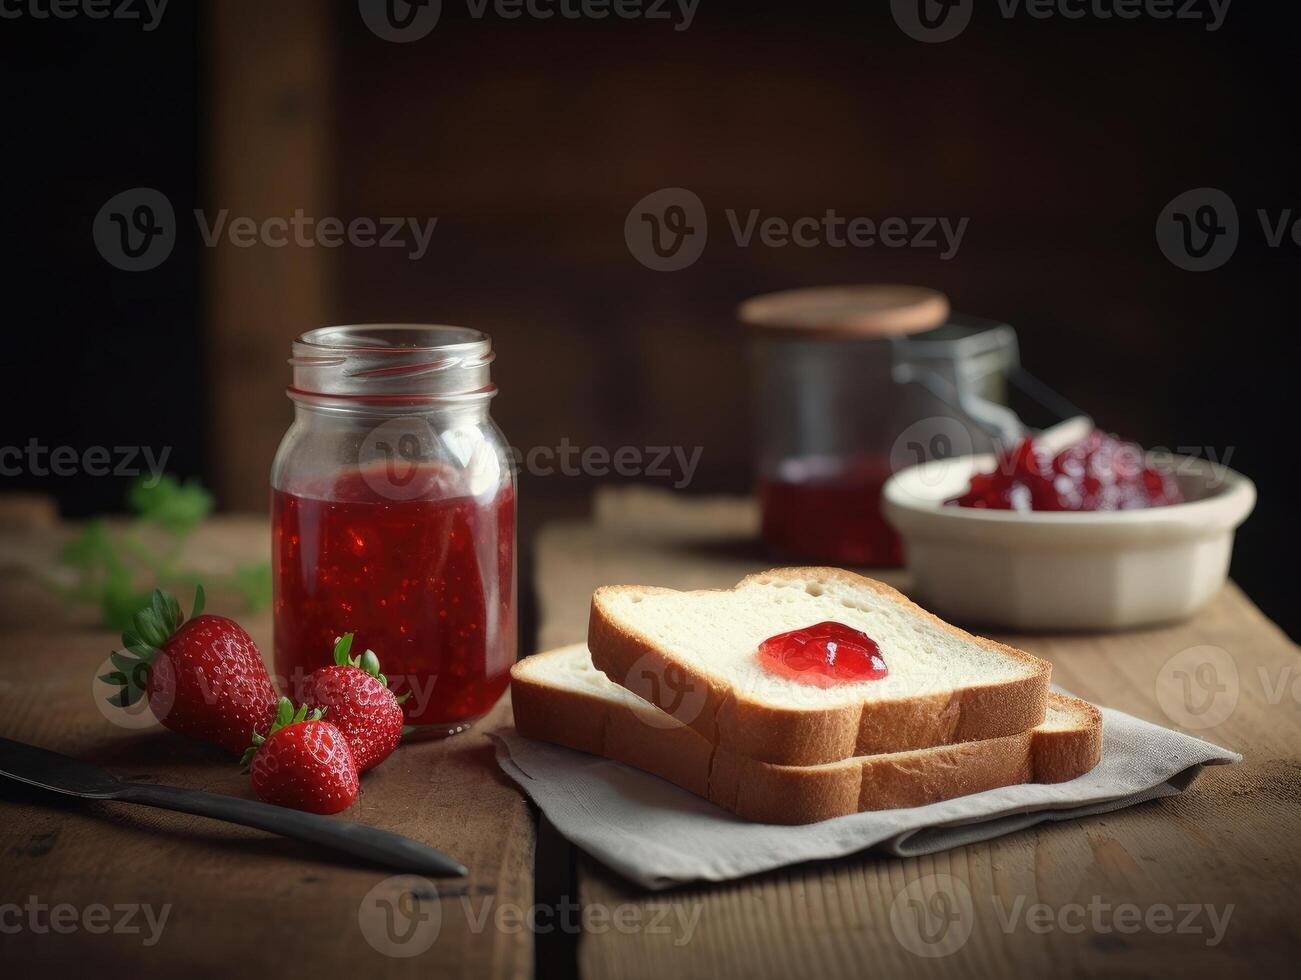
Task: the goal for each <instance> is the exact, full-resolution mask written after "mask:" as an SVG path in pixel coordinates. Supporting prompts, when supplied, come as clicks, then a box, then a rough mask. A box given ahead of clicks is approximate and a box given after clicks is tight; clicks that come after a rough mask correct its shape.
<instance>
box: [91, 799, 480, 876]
mask: <svg viewBox="0 0 1301 980" xmlns="http://www.w3.org/2000/svg"><path fill="white" fill-rule="evenodd" d="M113 799H116V800H122V801H123V802H127V803H141V804H144V805H145V806H156V807H161V808H163V809H166V810H180V811H181V812H182V813H194V814H198V815H199V816H201V817H213V818H214V819H217V820H226V821H229V822H230V823H238V824H243V825H244V826H246V827H256V828H257V829H258V830H267V831H270V832H271V833H273V834H280V835H281V836H283V837H292V838H294V839H295V840H301V841H306V842H307V843H309V844H319V845H320V846H322V847H328V848H332V849H333V850H336V851H342V852H343V853H345V854H351V855H352V856H353V857H359V858H363V859H365V860H367V861H372V862H374V863H376V864H382V865H384V866H386V867H389V868H396V869H398V870H400V871H407V872H413V873H424V874H431V875H447V876H456V877H462V876H464V875H466V874H467V873H468V872H467V871H466V869H465V866H464V865H462V864H461V863H460V862H459V861H456V860H454V859H453V858H451V857H449V856H448V855H446V854H444V853H443V852H442V851H438V850H435V849H434V848H432V847H429V846H427V845H425V844H421V843H420V842H418V841H414V840H411V839H410V838H409V837H403V836H401V835H400V834H394V833H391V832H389V831H387V830H380V829H379V828H378V827H367V826H365V825H364V824H359V823H350V822H348V821H346V820H338V819H335V818H334V817H324V816H321V815H319V814H315V813H303V812H301V811H299V810H290V809H289V808H287V807H283V806H273V805H272V804H270V803H261V802H258V801H257V800H245V799H241V798H240V797H238V796H222V795H219V794H217V793H205V792H203V791H202V790H197V789H184V788H181V787H178V786H160V785H156V784H153V783H125V784H123V786H122V789H121V791H120V792H118V793H115V794H114V795H113Z"/></svg>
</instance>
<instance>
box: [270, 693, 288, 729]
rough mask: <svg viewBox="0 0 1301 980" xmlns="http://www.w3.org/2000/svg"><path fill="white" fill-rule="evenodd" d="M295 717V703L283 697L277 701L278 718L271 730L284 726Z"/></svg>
mask: <svg viewBox="0 0 1301 980" xmlns="http://www.w3.org/2000/svg"><path fill="white" fill-rule="evenodd" d="M293 717H294V703H293V702H292V701H290V700H289V699H288V698H281V699H280V700H279V701H278V702H277V703H276V720H275V724H274V725H273V726H272V728H271V730H272V731H275V729H277V728H284V727H285V726H286V725H288V724H289V722H290V721H291V720H292V719H293Z"/></svg>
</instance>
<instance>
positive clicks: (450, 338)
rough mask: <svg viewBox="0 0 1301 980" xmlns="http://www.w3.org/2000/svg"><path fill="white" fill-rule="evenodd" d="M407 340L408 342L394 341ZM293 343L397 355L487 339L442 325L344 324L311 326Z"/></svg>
mask: <svg viewBox="0 0 1301 980" xmlns="http://www.w3.org/2000/svg"><path fill="white" fill-rule="evenodd" d="M403 335H406V337H404V336H403ZM407 338H409V339H410V341H412V342H407V343H403V342H394V341H401V340H405V339H407ZM297 342H298V343H300V344H303V345H304V346H308V347H317V348H321V349H323V350H330V351H341V352H342V351H357V352H363V351H364V352H367V353H382V352H386V351H391V352H393V353H395V354H401V353H408V352H415V351H443V350H449V349H456V348H461V347H472V346H475V345H479V344H484V343H490V342H491V340H490V338H489V336H488V335H487V334H486V333H484V332H483V331H481V330H475V329H473V328H471V327H457V326H452V325H451V324H446V323H347V324H336V325H333V326H328V327H315V328H313V329H312V330H308V331H305V332H304V333H302V334H300V335H299V336H298V338H297Z"/></svg>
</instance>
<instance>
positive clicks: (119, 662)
mask: <svg viewBox="0 0 1301 980" xmlns="http://www.w3.org/2000/svg"><path fill="white" fill-rule="evenodd" d="M108 659H109V660H111V661H113V666H114V667H116V668H117V669H118V670H120V671H122V672H124V673H127V674H129V673H131V672H132V671H133V670H135V669H136V668H137V667H139V666H140V664H141V661H140V659H139V658H137V657H128V656H127V655H126V654H124V653H118V652H117V651H114V652H113V653H110V654H109V655H108Z"/></svg>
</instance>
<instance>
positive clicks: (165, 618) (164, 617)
mask: <svg viewBox="0 0 1301 980" xmlns="http://www.w3.org/2000/svg"><path fill="white" fill-rule="evenodd" d="M149 606H150V608H151V609H153V611H154V619H155V620H157V621H158V622H159V623H160V624H162V625H163V626H164V627H168V626H170V625H171V614H172V611H171V609H170V608H168V603H167V594H166V593H165V592H163V590H162V589H154V592H153V595H151V596H150V597H149Z"/></svg>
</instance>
